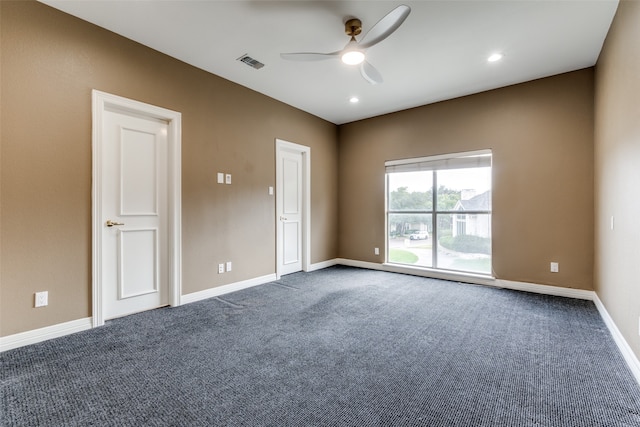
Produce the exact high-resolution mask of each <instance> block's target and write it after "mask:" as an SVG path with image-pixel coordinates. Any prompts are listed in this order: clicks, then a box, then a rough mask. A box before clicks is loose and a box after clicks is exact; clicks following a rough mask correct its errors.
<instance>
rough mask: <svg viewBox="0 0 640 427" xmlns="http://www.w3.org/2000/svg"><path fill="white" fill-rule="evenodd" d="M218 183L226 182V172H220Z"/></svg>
mask: <svg viewBox="0 0 640 427" xmlns="http://www.w3.org/2000/svg"><path fill="white" fill-rule="evenodd" d="M218 184H224V174H223V173H222V172H218Z"/></svg>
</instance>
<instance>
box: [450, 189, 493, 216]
mask: <svg viewBox="0 0 640 427" xmlns="http://www.w3.org/2000/svg"><path fill="white" fill-rule="evenodd" d="M454 210H459V211H490V210H491V190H489V191H485V192H484V193H482V194H478V195H477V196H474V197H472V198H470V199H469V200H459V201H458V203H456V206H455V208H454Z"/></svg>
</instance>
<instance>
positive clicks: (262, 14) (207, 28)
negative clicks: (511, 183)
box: [41, 0, 618, 124]
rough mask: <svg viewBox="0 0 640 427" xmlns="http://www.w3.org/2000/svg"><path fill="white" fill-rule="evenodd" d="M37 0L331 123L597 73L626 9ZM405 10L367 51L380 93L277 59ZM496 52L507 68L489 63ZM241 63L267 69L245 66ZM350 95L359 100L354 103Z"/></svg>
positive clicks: (610, 2)
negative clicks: (350, 26)
mask: <svg viewBox="0 0 640 427" xmlns="http://www.w3.org/2000/svg"><path fill="white" fill-rule="evenodd" d="M41 1H42V2H43V3H45V4H48V5H50V6H53V7H55V8H57V9H60V10H62V11H64V12H67V13H70V14H72V15H75V16H77V17H80V18H82V19H84V20H86V21H89V22H92V23H94V24H97V25H99V26H101V27H104V28H107V29H109V30H111V31H114V32H116V33H118V34H121V35H123V36H125V37H127V38H130V39H132V40H135V41H137V42H139V43H142V44H144V45H146V46H149V47H151V48H153V49H155V50H158V51H160V52H163V53H165V54H167V55H170V56H172V57H175V58H178V59H180V60H182V61H184V62H187V63H189V64H192V65H194V66H196V67H198V68H201V69H203V70H207V71H209V72H211V73H213V74H216V75H218V76H221V77H224V78H225V79H228V80H231V81H233V82H236V83H238V84H240V85H242V86H246V87H248V88H251V89H253V90H255V91H257V92H260V93H263V94H265V95H267V96H270V97H272V98H275V99H278V100H280V101H282V102H285V103H287V104H290V105H292V106H294V107H297V108H299V109H301V110H304V111H307V112H309V113H311V114H314V115H316V116H319V117H321V118H323V119H326V120H328V121H330V122H333V123H335V124H342V123H348V122H352V121H355V120H360V119H363V118H368V117H373V116H377V115H381V114H386V113H390V112H394V111H399V110H403V109H407V108H411V107H416V106H420V105H425V104H429V103H433V102H437V101H442V100H445V99H451V98H455V97H459V96H463V95H468V94H472V93H477V92H481V91H485V90H489V89H494V88H498V87H502V86H507V85H511V84H514V83H520V82H524V81H529V80H533V79H537V78H541V77H546V76H550V75H554V74H559V73H563V72H568V71H573V70H578V69H581V68H585V67H589V66H592V65H594V64H595V63H596V61H597V59H598V55H599V53H600V50H601V48H602V44H603V42H604V39H605V37H606V35H607V31H608V30H609V26H610V25H611V21H612V19H613V16H614V14H615V11H616V9H617V6H618V0H595V1H586V0H565V1H558V0H530V1H525V0H500V1H485V0H472V1H456V0H448V1H406V2H397V1H311V0H304V1H266V0H247V1H239V0H232V1H189V0H180V1H179V0H163V1H136V0H41ZM400 4H406V5H408V6H410V7H411V14H410V15H409V17H408V18H407V20H406V21H405V22H404V24H403V25H402V26H401V27H400V28H399V29H398V30H397V31H396V32H395V33H393V34H392V35H391V36H390V37H389V38H387V39H386V40H384V41H382V42H381V43H380V44H378V45H376V46H374V47H372V48H371V49H369V50H368V52H367V59H368V61H369V62H370V63H371V64H373V65H374V66H375V67H376V68H377V69H378V70H379V71H380V73H382V76H383V78H384V83H382V84H379V85H370V84H369V83H367V82H366V81H365V80H364V79H363V78H362V77H361V76H360V73H359V71H358V69H357V67H356V68H351V67H349V66H347V65H344V64H342V63H341V62H340V61H339V60H328V61H321V62H292V61H285V60H283V59H281V58H280V53H283V52H333V51H336V50H340V49H342V48H343V47H344V45H345V44H346V43H347V42H348V40H349V38H348V37H347V36H346V35H345V34H344V22H345V21H346V20H347V19H348V18H352V17H356V18H359V19H360V20H361V21H362V24H363V34H362V35H364V34H365V33H366V32H367V31H368V30H369V29H370V28H371V26H373V25H374V24H375V23H376V22H377V21H378V20H379V19H381V18H382V17H383V16H384V15H386V14H387V13H388V12H389V11H391V10H392V9H393V8H395V7H396V6H398V5H400ZM362 35H361V36H360V37H359V38H361V37H362ZM493 52H502V53H504V55H505V56H504V59H503V60H501V61H499V62H497V63H489V62H487V60H486V59H487V57H488V56H489V55H490V54H491V53H493ZM243 54H248V55H250V56H251V57H253V58H255V59H257V60H258V61H260V62H262V63H264V64H266V65H265V67H264V68H262V69H260V70H255V69H253V68H251V67H249V66H247V65H246V64H244V63H242V62H240V61H238V60H237V58H239V57H240V56H242V55H243ZM351 96H358V97H359V98H360V102H359V103H357V104H351V103H350V102H349V98H350V97H351Z"/></svg>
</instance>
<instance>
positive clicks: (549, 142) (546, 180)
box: [339, 69, 593, 290]
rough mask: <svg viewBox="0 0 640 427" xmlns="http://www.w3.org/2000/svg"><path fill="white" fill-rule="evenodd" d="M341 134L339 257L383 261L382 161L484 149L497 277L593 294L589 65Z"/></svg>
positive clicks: (344, 128) (376, 121) (346, 128)
mask: <svg viewBox="0 0 640 427" xmlns="http://www.w3.org/2000/svg"><path fill="white" fill-rule="evenodd" d="M339 138H340V159H339V182H340V198H339V211H340V217H339V218H340V220H339V227H340V237H339V254H340V257H343V258H349V259H357V260H362V261H369V262H383V261H384V256H383V254H381V255H380V256H375V255H374V254H373V253H374V251H373V248H374V247H380V248H383V247H384V244H385V236H384V229H385V228H384V221H385V216H384V208H385V205H384V185H385V182H384V179H385V178H384V173H385V172H384V162H385V160H393V159H402V158H411V157H420V156H430V155H436V154H443V153H452V152H461V151H470V150H478V149H484V148H491V149H492V150H493V221H492V229H493V268H494V274H495V276H496V277H497V278H500V279H506V280H514V281H523V282H531V283H540V284H549V285H559V286H566V287H572V288H580V289H588V290H590V289H592V286H593V273H592V269H593V70H592V69H585V70H581V71H576V72H573V73H568V74H563V75H559V76H555V77H550V78H546V79H542V80H537V81H533V82H529V83H525V84H520V85H516V86H510V87H506V88H502V89H497V90H493V91H490V92H484V93H481V94H477V95H472V96H467V97H464V98H459V99H454V100H451V101H446V102H441V103H437V104H432V105H428V106H424V107H420V108H415V109H412V110H408V111H402V112H399V113H394V114H389V115H386V116H381V117H377V118H372V119H368V120H363V121H359V122H355V123H351V124H347V125H343V126H341V127H340V133H339ZM551 261H557V262H559V263H560V273H550V272H549V263H550V262H551Z"/></svg>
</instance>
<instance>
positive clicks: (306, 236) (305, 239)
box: [276, 138, 311, 279]
mask: <svg viewBox="0 0 640 427" xmlns="http://www.w3.org/2000/svg"><path fill="white" fill-rule="evenodd" d="M283 149H287V150H293V151H297V152H299V153H300V154H302V169H303V170H302V181H303V182H302V271H309V270H310V268H311V262H310V259H311V249H310V248H311V237H310V236H311V148H310V147H306V146H304V145H299V144H295V143H293V142H289V141H284V140H282V139H277V138H276V190H277V189H279V188H281V186H282V185H281V184H282V183H281V180H282V164H281V162H280V152H281V151H282V150H283ZM281 198H282V194H280V192H279V191H276V278H277V279H279V278H280V276H281V275H282V262H283V261H282V238H281V236H282V221H280V214H281V213H280V212H278V210H279V209H280V206H281V204H282V199H281Z"/></svg>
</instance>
